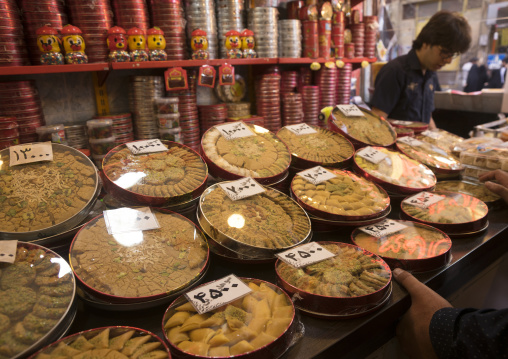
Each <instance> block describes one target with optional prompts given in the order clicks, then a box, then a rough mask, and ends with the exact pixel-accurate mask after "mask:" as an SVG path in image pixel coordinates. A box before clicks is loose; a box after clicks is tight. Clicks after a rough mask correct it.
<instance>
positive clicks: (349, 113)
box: [336, 105, 365, 117]
mask: <svg viewBox="0 0 508 359" xmlns="http://www.w3.org/2000/svg"><path fill="white" fill-rule="evenodd" d="M336 107H337V108H338V109H339V110H340V112H342V114H343V115H344V116H346V117H358V116H365V115H364V114H363V112H362V110H360V109H359V108H358V106H356V105H337V106H336Z"/></svg>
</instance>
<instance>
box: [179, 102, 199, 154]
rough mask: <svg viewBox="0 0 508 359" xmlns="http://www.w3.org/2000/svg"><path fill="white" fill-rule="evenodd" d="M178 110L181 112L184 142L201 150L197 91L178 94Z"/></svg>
mask: <svg viewBox="0 0 508 359" xmlns="http://www.w3.org/2000/svg"><path fill="white" fill-rule="evenodd" d="M178 101H179V102H178V112H179V113H180V127H181V129H182V138H183V144H184V145H186V146H188V147H190V148H192V149H193V150H195V151H199V146H200V141H201V132H200V130H199V117H198V106H197V97H196V93H195V92H185V93H181V94H179V95H178Z"/></svg>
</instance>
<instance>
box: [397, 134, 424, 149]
mask: <svg viewBox="0 0 508 359" xmlns="http://www.w3.org/2000/svg"><path fill="white" fill-rule="evenodd" d="M397 142H402V143H405V144H406V145H409V146H411V147H418V146H421V145H423V142H422V141H419V140H417V139H416V138H413V137H409V136H404V137H399V138H397Z"/></svg>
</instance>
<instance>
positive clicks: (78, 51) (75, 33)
mask: <svg viewBox="0 0 508 359" xmlns="http://www.w3.org/2000/svg"><path fill="white" fill-rule="evenodd" d="M81 34H82V32H81V30H80V29H79V27H77V26H74V25H71V24H68V25H65V26H64V27H63V29H62V43H63V46H64V50H65V63H67V64H87V63H88V56H86V54H85V39H83V37H82V36H81Z"/></svg>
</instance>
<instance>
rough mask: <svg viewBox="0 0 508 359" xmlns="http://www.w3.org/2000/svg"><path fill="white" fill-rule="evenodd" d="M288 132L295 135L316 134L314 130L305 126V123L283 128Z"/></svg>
mask: <svg viewBox="0 0 508 359" xmlns="http://www.w3.org/2000/svg"><path fill="white" fill-rule="evenodd" d="M285 127H286V128H287V129H288V130H289V131H291V132H293V133H294V134H295V135H298V136H300V135H310V134H313V133H317V131H316V130H315V129H313V128H312V127H310V126H309V125H307V124H306V123H299V124H298V125H290V126H285Z"/></svg>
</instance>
